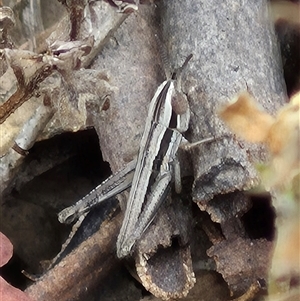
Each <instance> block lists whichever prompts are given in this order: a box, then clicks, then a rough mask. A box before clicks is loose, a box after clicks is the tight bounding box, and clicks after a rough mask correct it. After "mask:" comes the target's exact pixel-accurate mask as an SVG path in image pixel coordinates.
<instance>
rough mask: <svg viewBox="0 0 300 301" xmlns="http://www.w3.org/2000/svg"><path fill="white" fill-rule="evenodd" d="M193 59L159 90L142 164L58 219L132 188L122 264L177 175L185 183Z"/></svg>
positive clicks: (121, 240) (72, 216)
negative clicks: (187, 91) (186, 72)
mask: <svg viewBox="0 0 300 301" xmlns="http://www.w3.org/2000/svg"><path fill="white" fill-rule="evenodd" d="M191 57H192V55H190V56H188V57H187V58H186V60H185V62H184V64H183V66H182V67H181V68H180V69H179V70H178V72H177V73H174V74H173V75H172V77H171V78H170V79H167V80H165V81H164V82H163V83H162V84H161V85H160V86H159V87H158V88H157V90H156V92H155V94H154V96H153V98H152V100H151V103H150V107H149V111H148V116H147V119H146V125H145V129H144V133H143V136H142V139H141V143H140V147H139V152H138V156H137V159H136V160H134V161H132V162H130V163H129V164H128V165H127V166H125V168H124V169H122V170H121V171H120V172H117V173H116V174H114V175H112V176H111V177H109V178H108V179H107V180H106V181H104V182H103V183H102V184H100V185H99V186H98V187H96V188H95V189H94V190H92V191H91V192H90V193H89V194H88V195H86V196H85V197H84V198H83V199H81V200H79V201H78V202H77V203H76V204H74V205H73V206H70V207H68V208H66V209H64V210H62V211H61V212H60V213H59V214H58V218H59V221H60V222H62V223H69V222H71V221H73V220H74V219H76V218H78V217H79V216H80V215H81V214H83V213H85V212H87V211H89V210H90V209H91V208H92V207H93V206H94V205H96V204H98V203H100V202H102V201H104V200H107V199H108V198H110V197H112V196H114V195H116V194H118V193H120V192H122V191H124V190H125V189H127V188H129V187H130V186H131V189H130V193H129V198H128V201H127V205H126V210H125V215H124V220H123V224H122V226H121V230H120V233H119V236H118V239H117V256H118V257H119V258H123V257H126V256H128V255H129V254H130V253H131V251H132V249H133V247H134V244H135V243H136V241H137V240H138V239H139V238H140V237H141V235H142V234H143V233H144V231H145V230H146V229H147V227H148V226H149V224H150V223H151V222H152V220H153V219H154V217H155V214H156V212H157V210H158V208H159V207H160V205H161V203H162V202H163V200H164V199H165V197H166V195H167V193H168V191H169V187H170V183H171V181H172V177H173V175H175V180H176V178H177V179H180V176H179V173H178V168H177V166H178V165H177V164H176V153H177V150H178V148H179V146H180V144H181V143H182V142H184V140H185V138H184V137H183V136H182V134H183V133H184V132H185V131H186V130H187V129H188V125H189V119H190V109H189V105H188V101H187V98H186V96H185V95H184V94H183V93H182V92H181V91H180V90H181V87H180V86H181V78H180V77H181V73H182V70H183V69H184V68H185V66H186V65H187V63H188V61H189V60H190V59H191ZM207 140H209V139H206V140H205V141H207ZM175 188H176V191H177V192H180V184H176V181H175Z"/></svg>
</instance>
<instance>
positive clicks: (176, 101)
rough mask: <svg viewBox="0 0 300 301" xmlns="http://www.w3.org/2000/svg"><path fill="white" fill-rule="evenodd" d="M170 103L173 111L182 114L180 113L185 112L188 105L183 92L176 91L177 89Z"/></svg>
mask: <svg viewBox="0 0 300 301" xmlns="http://www.w3.org/2000/svg"><path fill="white" fill-rule="evenodd" d="M171 105H172V109H173V111H174V112H175V113H176V114H177V115H182V114H184V113H186V111H187V110H188V107H189V104H188V101H187V99H186V96H185V95H184V94H183V93H181V92H178V91H177V92H176V93H175V95H174V96H173V97H172V100H171Z"/></svg>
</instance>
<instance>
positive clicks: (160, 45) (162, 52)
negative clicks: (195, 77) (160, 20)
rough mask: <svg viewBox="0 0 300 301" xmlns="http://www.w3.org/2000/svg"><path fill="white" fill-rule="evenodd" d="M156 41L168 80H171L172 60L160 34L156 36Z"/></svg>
mask: <svg viewBox="0 0 300 301" xmlns="http://www.w3.org/2000/svg"><path fill="white" fill-rule="evenodd" d="M154 36H155V39H156V42H157V45H158V51H159V54H160V58H161V61H162V64H163V68H164V72H165V75H166V78H167V79H171V77H172V73H171V64H170V58H169V55H168V52H167V48H166V45H165V44H164V43H163V42H162V41H161V39H160V37H159V36H158V34H155V35H154Z"/></svg>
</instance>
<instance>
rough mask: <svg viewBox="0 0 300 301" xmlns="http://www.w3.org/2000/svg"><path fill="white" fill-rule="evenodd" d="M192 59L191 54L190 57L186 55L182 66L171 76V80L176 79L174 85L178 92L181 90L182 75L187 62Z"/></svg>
mask: <svg viewBox="0 0 300 301" xmlns="http://www.w3.org/2000/svg"><path fill="white" fill-rule="evenodd" d="M192 57H193V54H192V53H191V54H190V55H188V56H187V57H186V59H185V61H184V63H183V64H182V66H181V67H179V68H178V69H176V71H175V72H173V74H172V79H176V83H177V84H176V85H177V88H179V90H181V79H182V73H183V71H184V70H185V68H186V66H187V64H188V63H189V61H190V60H191V58H192Z"/></svg>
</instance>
